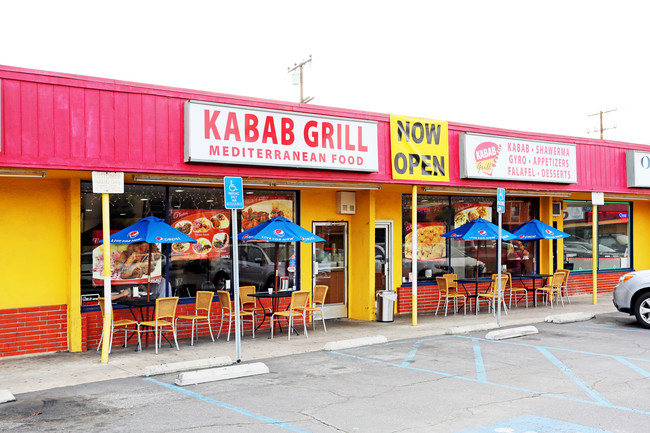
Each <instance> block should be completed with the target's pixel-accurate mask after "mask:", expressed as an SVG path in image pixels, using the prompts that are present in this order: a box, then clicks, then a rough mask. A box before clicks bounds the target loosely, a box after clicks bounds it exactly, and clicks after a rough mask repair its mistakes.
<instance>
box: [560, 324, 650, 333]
mask: <svg viewBox="0 0 650 433" xmlns="http://www.w3.org/2000/svg"><path fill="white" fill-rule="evenodd" d="M565 326H567V327H573V328H592V329H606V330H608V331H620V332H643V333H645V334H648V335H650V330H647V329H627V328H610V327H609V326H593V325H565Z"/></svg>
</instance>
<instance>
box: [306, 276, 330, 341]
mask: <svg viewBox="0 0 650 433" xmlns="http://www.w3.org/2000/svg"><path fill="white" fill-rule="evenodd" d="M328 289H329V287H328V286H323V285H316V286H314V298H313V302H312V306H311V307H307V308H305V312H306V313H307V314H311V327H312V329H314V330H315V329H316V321H315V320H314V312H316V311H318V312H319V313H320V317H321V320H322V321H323V329H324V330H325V332H327V328H326V327H325V314H324V313H323V306H324V305H325V297H326V296H327V290H328ZM307 305H309V302H308V303H307Z"/></svg>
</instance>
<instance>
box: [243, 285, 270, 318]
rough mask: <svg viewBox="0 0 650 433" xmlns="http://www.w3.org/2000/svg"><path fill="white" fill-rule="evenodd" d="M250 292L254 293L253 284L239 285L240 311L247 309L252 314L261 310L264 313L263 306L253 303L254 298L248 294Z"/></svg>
mask: <svg viewBox="0 0 650 433" xmlns="http://www.w3.org/2000/svg"><path fill="white" fill-rule="evenodd" d="M251 293H255V286H239V303H240V304H241V309H242V311H248V312H250V313H253V314H257V313H258V312H260V311H261V312H262V314H264V313H265V311H264V308H263V307H260V306H257V305H256V304H255V298H253V297H252V296H250V294H251Z"/></svg>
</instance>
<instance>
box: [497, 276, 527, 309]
mask: <svg viewBox="0 0 650 433" xmlns="http://www.w3.org/2000/svg"><path fill="white" fill-rule="evenodd" d="M501 275H506V276H507V277H508V282H507V283H506V286H505V287H502V289H503V298H504V299H505V294H506V292H508V293H510V297H509V299H508V308H512V295H515V307H516V306H517V305H518V304H519V301H517V294H522V298H523V299H525V300H526V308H528V291H527V290H526V288H525V287H513V286H512V274H511V273H510V272H502V273H501ZM519 300H520V301H521V299H519Z"/></svg>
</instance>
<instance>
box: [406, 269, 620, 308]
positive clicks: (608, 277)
mask: <svg viewBox="0 0 650 433" xmlns="http://www.w3.org/2000/svg"><path fill="white" fill-rule="evenodd" d="M626 272H627V271H622V272H608V273H599V274H598V293H611V292H612V291H613V290H614V286H616V284H617V283H618V279H619V278H620V276H621V275H623V274H625V273H626ZM513 280H514V278H513ZM521 284H522V283H521V282H520V281H514V287H520V286H521ZM528 284H529V285H530V283H528ZM486 288H487V283H484V284H479V292H480V291H482V290H485V289H486ZM568 288H569V296H575V295H586V294H591V293H592V278H591V274H582V275H569V283H568ZM506 301H507V300H506ZM521 302H525V301H524V300H522V301H521ZM528 302H529V304H530V303H532V302H533V293H532V292H529V293H528ZM437 305H438V286H437V285H430V286H418V311H419V312H421V313H426V312H431V313H433V312H435V311H436V306H437ZM443 307H444V303H441V306H440V308H441V309H442V308H443ZM411 308H412V295H411V287H398V288H397V314H407V313H408V314H410V313H411Z"/></svg>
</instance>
